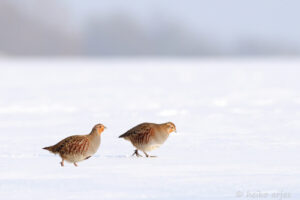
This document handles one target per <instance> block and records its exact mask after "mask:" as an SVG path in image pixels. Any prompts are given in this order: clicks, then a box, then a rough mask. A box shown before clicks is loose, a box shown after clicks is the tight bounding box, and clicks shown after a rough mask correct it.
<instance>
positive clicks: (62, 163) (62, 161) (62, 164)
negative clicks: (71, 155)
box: [60, 159, 65, 167]
mask: <svg viewBox="0 0 300 200" xmlns="http://www.w3.org/2000/svg"><path fill="white" fill-rule="evenodd" d="M64 161H65V160H64V159H62V160H61V162H60V165H61V166H62V167H63V166H64Z"/></svg>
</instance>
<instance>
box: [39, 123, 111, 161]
mask: <svg viewBox="0 0 300 200" xmlns="http://www.w3.org/2000/svg"><path fill="white" fill-rule="evenodd" d="M105 128H106V127H105V126H104V125H102V124H97V125H95V126H94V128H93V129H92V131H91V133H90V134H87V135H73V136H70V137H67V138H65V139H63V140H62V141H60V142H58V143H57V144H55V145H53V146H49V147H44V148H43V149H46V150H48V151H50V152H52V153H54V154H59V156H60V157H61V159H62V161H61V162H60V164H61V166H62V167H63V166H64V161H65V160H66V161H68V162H71V163H73V164H74V165H75V166H76V167H77V162H79V161H82V160H86V159H88V158H90V157H91V156H92V155H94V154H95V153H96V152H97V150H98V148H99V146H100V140H101V133H102V132H103V131H104V129H105Z"/></svg>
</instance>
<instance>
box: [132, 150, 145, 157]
mask: <svg viewBox="0 0 300 200" xmlns="http://www.w3.org/2000/svg"><path fill="white" fill-rule="evenodd" d="M134 155H136V156H137V157H143V156H141V155H140V154H139V152H138V150H137V149H136V150H135V151H134V153H133V154H132V155H131V156H134Z"/></svg>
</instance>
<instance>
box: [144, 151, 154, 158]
mask: <svg viewBox="0 0 300 200" xmlns="http://www.w3.org/2000/svg"><path fill="white" fill-rule="evenodd" d="M143 152H144V154H145V155H146V157H147V158H148V157H151V158H155V157H156V156H150V155H149V154H147V153H146V152H145V151H143Z"/></svg>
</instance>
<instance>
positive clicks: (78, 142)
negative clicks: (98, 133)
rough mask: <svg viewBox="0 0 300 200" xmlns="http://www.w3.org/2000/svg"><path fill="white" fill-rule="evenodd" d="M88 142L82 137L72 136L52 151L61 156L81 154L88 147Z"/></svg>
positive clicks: (55, 146)
mask: <svg viewBox="0 0 300 200" xmlns="http://www.w3.org/2000/svg"><path fill="white" fill-rule="evenodd" d="M89 144H90V142H89V140H88V138H87V137H86V136H83V135H74V136H70V137H67V138H65V139H63V140H62V141H60V142H59V143H57V144H56V145H54V146H53V150H54V151H55V152H57V153H60V154H61V155H63V154H78V153H80V154H83V152H85V151H87V149H88V147H89Z"/></svg>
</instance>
